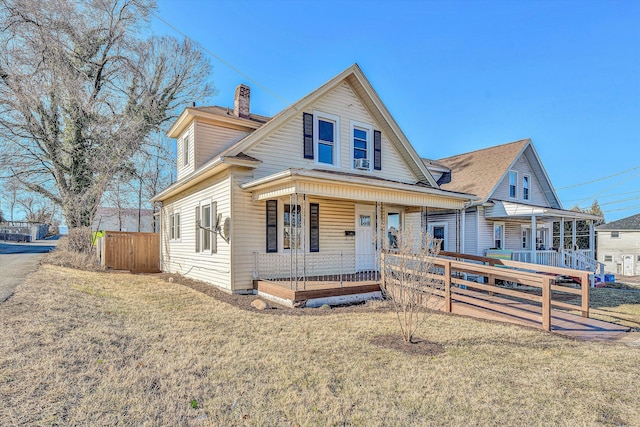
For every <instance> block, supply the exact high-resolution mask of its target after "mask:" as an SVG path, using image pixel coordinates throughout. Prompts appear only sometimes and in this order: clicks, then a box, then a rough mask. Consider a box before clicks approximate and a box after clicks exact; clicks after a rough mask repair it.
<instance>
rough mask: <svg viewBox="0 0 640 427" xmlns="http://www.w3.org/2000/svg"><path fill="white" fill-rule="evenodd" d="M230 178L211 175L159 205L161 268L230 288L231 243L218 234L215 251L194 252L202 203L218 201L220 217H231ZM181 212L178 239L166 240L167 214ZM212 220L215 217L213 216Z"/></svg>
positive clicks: (167, 231) (225, 174) (223, 175)
mask: <svg viewBox="0 0 640 427" xmlns="http://www.w3.org/2000/svg"><path fill="white" fill-rule="evenodd" d="M229 183H230V179H229V175H228V174H227V173H224V174H221V175H217V176H214V177H212V178H210V179H208V180H206V181H204V182H202V183H200V184H198V185H197V186H194V187H193V188H191V189H189V190H188V191H186V192H184V193H181V194H180V195H178V196H176V197H174V198H172V199H169V200H167V201H165V202H164V204H163V207H162V227H163V239H162V253H161V256H162V258H161V263H162V270H163V271H167V272H171V273H179V274H182V275H183V276H186V277H189V278H192V279H197V280H202V281H204V282H207V283H211V284H213V285H216V286H218V287H220V288H223V289H227V290H232V288H231V264H230V255H231V251H230V245H229V243H227V242H225V241H224V239H222V238H221V237H220V236H218V235H215V236H212V239H216V243H217V252H216V253H213V254H212V253H201V252H196V250H195V245H196V237H195V224H196V223H195V221H196V218H195V208H196V206H199V205H200V204H201V203H202V204H206V203H210V202H211V201H213V202H216V203H217V213H218V214H222V219H223V221H224V218H227V217H230V216H231V212H230V204H229V194H230V188H229V185H230V184H229ZM175 211H180V222H181V230H180V234H181V238H180V240H169V237H168V236H169V215H170V213H171V212H175ZM213 221H215V218H214V219H213Z"/></svg>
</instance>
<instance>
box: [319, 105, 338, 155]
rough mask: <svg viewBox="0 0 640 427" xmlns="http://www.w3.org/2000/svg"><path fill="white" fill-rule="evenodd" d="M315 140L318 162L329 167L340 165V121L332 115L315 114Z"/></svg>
mask: <svg viewBox="0 0 640 427" xmlns="http://www.w3.org/2000/svg"><path fill="white" fill-rule="evenodd" d="M313 117H314V123H313V124H314V132H313V135H314V138H315V145H316V148H317V150H316V153H318V155H317V158H316V161H317V162H318V163H323V164H327V165H339V163H340V159H339V153H340V139H339V136H338V135H339V128H340V119H339V117H338V116H333V115H331V114H326V113H321V112H317V111H316V112H314V115H313Z"/></svg>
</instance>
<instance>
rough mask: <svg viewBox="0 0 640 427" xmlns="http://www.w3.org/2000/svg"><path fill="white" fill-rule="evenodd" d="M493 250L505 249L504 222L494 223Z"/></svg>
mask: <svg viewBox="0 0 640 427" xmlns="http://www.w3.org/2000/svg"><path fill="white" fill-rule="evenodd" d="M493 249H504V222H494V223H493Z"/></svg>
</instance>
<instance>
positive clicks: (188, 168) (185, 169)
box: [176, 123, 195, 179]
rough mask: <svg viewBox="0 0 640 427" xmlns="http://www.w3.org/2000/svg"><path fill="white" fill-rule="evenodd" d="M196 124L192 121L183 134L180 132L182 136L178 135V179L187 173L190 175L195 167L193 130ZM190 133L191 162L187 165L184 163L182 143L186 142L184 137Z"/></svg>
mask: <svg viewBox="0 0 640 427" xmlns="http://www.w3.org/2000/svg"><path fill="white" fill-rule="evenodd" d="M193 128H194V125H193V123H191V124H190V125H189V126H188V127H187V128H186V129H185V130H184V131H183V132H182V134H180V137H178V140H177V148H176V150H177V151H176V164H177V167H178V177H177V179H181V178H183V177H185V176H187V175H189V174H190V173H191V172H193V171H194V170H195V169H194V162H193V153H194V146H195V142H194V137H193V136H194V131H193ZM186 135H188V136H189V164H188V165H185V164H184V156H183V151H182V144H183V142H184V137H185V136H186Z"/></svg>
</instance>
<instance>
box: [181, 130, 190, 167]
mask: <svg viewBox="0 0 640 427" xmlns="http://www.w3.org/2000/svg"><path fill="white" fill-rule="evenodd" d="M182 164H183V165H184V166H188V165H189V134H186V135H185V136H184V138H182Z"/></svg>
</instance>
